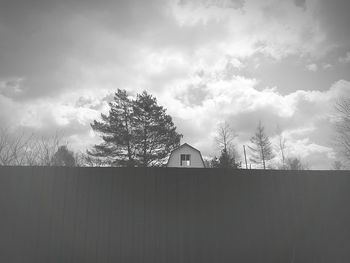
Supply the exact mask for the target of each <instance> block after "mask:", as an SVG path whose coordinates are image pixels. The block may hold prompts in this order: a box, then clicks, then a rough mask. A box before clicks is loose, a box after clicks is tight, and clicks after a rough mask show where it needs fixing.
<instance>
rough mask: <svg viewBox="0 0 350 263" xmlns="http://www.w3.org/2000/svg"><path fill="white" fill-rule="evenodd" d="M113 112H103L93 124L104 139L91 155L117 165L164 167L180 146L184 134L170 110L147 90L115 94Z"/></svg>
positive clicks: (111, 104)
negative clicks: (167, 112) (169, 112)
mask: <svg viewBox="0 0 350 263" xmlns="http://www.w3.org/2000/svg"><path fill="white" fill-rule="evenodd" d="M109 106H110V110H109V114H108V115H105V114H101V121H97V120H95V121H94V122H93V123H92V124H91V127H92V129H93V130H94V131H96V132H98V133H99V134H100V135H101V137H102V139H103V142H102V143H101V144H99V145H95V146H94V147H93V149H92V150H90V151H88V154H89V155H91V156H94V157H99V158H104V159H105V160H106V161H107V162H108V163H109V164H111V165H113V166H129V167H134V166H143V167H146V166H160V165H162V164H164V161H165V159H166V157H167V156H168V155H169V153H170V152H171V151H172V150H173V149H175V148H177V147H178V146H179V145H180V139H181V137H182V135H181V134H179V133H177V131H176V127H175V126H174V123H173V121H172V118H171V116H170V115H168V114H166V110H165V109H164V108H163V107H162V106H159V105H158V103H157V100H156V98H155V97H153V96H152V95H150V94H148V93H147V92H146V91H144V92H143V93H141V94H137V96H136V98H135V99H133V98H130V97H129V96H128V94H127V92H126V91H125V90H120V89H118V91H117V92H116V93H115V96H114V100H113V101H112V102H110V103H109Z"/></svg>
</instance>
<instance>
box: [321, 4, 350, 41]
mask: <svg viewBox="0 0 350 263" xmlns="http://www.w3.org/2000/svg"><path fill="white" fill-rule="evenodd" d="M349 10H350V1H348V0H332V1H329V0H320V2H319V6H318V8H317V10H316V12H315V14H316V16H317V18H318V19H319V20H320V22H321V25H322V27H323V28H324V29H325V30H326V32H327V34H328V40H329V41H330V42H331V43H333V44H336V45H338V46H347V47H348V48H349V47H350V16H349Z"/></svg>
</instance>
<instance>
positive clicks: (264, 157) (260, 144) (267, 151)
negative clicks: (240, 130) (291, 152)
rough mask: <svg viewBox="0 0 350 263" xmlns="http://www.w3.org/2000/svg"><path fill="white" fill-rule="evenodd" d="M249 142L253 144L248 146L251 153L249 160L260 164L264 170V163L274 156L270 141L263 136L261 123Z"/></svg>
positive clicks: (263, 130)
mask: <svg viewBox="0 0 350 263" xmlns="http://www.w3.org/2000/svg"><path fill="white" fill-rule="evenodd" d="M250 142H251V143H252V144H253V146H248V147H249V149H250V150H251V151H252V157H251V158H250V160H251V161H252V162H253V163H256V164H257V163H261V164H262V166H263V168H264V169H266V162H267V161H269V160H271V159H272V158H274V154H273V150H272V145H271V142H270V139H269V137H268V136H267V135H266V134H265V129H264V126H262V124H261V121H259V124H258V127H257V129H256V132H255V135H254V136H253V137H251V138H250Z"/></svg>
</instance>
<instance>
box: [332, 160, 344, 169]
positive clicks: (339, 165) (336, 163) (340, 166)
mask: <svg viewBox="0 0 350 263" xmlns="http://www.w3.org/2000/svg"><path fill="white" fill-rule="evenodd" d="M343 168H344V166H343V163H342V162H341V161H334V162H333V163H332V170H343Z"/></svg>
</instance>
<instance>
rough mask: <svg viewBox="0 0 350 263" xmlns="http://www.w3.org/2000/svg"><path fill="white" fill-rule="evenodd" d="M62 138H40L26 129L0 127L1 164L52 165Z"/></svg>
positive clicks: (56, 136) (55, 136)
mask: <svg viewBox="0 0 350 263" xmlns="http://www.w3.org/2000/svg"><path fill="white" fill-rule="evenodd" d="M60 141H61V138H60V136H59V135H58V133H56V134H55V135H54V136H52V137H41V138H38V137H36V136H35V135H34V134H26V133H25V132H24V131H18V130H10V129H5V128H2V129H0V165H16V166H21V165H28V166H34V165H39V166H44V165H45V166H50V165H52V160H53V156H54V154H55V153H56V152H57V149H58V146H59V145H60Z"/></svg>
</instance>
